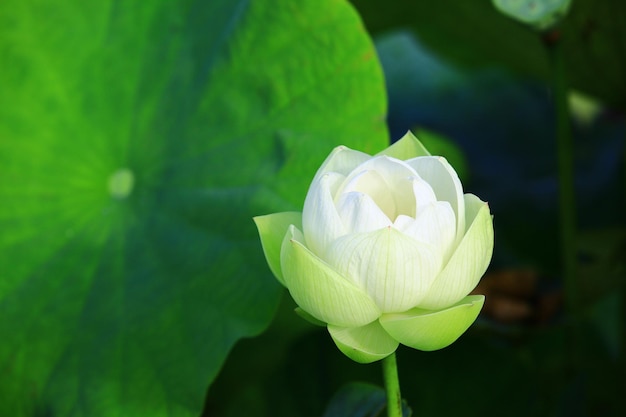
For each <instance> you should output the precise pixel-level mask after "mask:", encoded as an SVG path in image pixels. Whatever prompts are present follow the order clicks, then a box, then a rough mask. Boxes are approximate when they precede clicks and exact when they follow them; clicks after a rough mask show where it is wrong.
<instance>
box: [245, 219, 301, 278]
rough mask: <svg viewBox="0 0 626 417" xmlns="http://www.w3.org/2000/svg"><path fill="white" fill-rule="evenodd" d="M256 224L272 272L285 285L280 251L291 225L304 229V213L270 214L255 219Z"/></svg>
mask: <svg viewBox="0 0 626 417" xmlns="http://www.w3.org/2000/svg"><path fill="white" fill-rule="evenodd" d="M254 223H256V227H257V229H258V230H259V236H261V246H262V247H263V253H264V254H265V259H267V263H268V264H269V266H270V270H271V271H272V273H273V274H274V276H275V277H276V279H278V281H280V283H281V284H283V285H285V280H284V279H283V272H282V269H281V267H280V250H281V246H282V244H283V239H284V238H285V234H286V233H287V229H289V225H292V224H293V225H294V226H296V227H298V228H302V213H300V212H297V211H286V212H282V213H274V214H268V215H265V216H257V217H254Z"/></svg>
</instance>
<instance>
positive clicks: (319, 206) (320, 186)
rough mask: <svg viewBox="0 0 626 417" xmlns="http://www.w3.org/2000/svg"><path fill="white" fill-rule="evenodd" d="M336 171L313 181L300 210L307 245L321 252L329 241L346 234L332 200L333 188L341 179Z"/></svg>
mask: <svg viewBox="0 0 626 417" xmlns="http://www.w3.org/2000/svg"><path fill="white" fill-rule="evenodd" d="M343 178H344V177H343V176H342V175H341V174H337V173H326V174H324V175H322V176H321V177H320V178H319V179H317V180H315V181H313V183H312V184H311V187H310V188H309V192H308V193H307V196H306V199H305V200H304V208H303V210H302V228H303V231H304V236H305V239H306V245H307V247H308V248H309V249H310V250H311V251H312V252H313V253H315V254H317V255H321V254H323V253H324V252H325V251H326V250H327V249H328V247H329V246H330V244H331V242H333V241H334V240H335V239H337V238H338V237H340V236H343V235H345V234H346V230H345V227H344V226H343V222H342V221H341V218H340V217H339V213H337V209H336V208H335V203H334V202H333V189H335V188H337V186H338V184H340V183H341V182H342V180H343Z"/></svg>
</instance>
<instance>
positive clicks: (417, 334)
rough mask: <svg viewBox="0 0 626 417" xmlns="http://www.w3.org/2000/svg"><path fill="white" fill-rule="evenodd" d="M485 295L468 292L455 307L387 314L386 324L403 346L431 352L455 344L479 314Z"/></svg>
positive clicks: (381, 321)
mask: <svg viewBox="0 0 626 417" xmlns="http://www.w3.org/2000/svg"><path fill="white" fill-rule="evenodd" d="M484 302H485V296H483V295H468V296H467V297H465V298H464V299H463V300H461V301H459V302H458V303H456V304H455V305H453V306H452V307H449V308H447V309H445V310H440V311H432V310H423V309H419V308H414V309H411V310H409V311H406V312H404V313H399V314H385V315H383V316H382V317H381V318H380V320H379V321H380V324H381V325H382V327H383V328H384V329H385V330H386V331H387V333H389V334H390V335H391V337H393V338H394V339H396V340H398V341H399V342H400V343H402V344H403V345H406V346H409V347H412V348H414V349H418V350H424V351H431V350H437V349H442V348H444V347H446V346H448V345H450V344H452V343H453V342H454V341H455V340H456V339H458V338H459V336H461V335H462V334H463V333H465V331H466V330H467V329H468V328H469V326H471V324H472V323H473V322H474V320H476V317H478V313H480V310H481V308H482V307H483V303H484Z"/></svg>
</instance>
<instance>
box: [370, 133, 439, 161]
mask: <svg viewBox="0 0 626 417" xmlns="http://www.w3.org/2000/svg"><path fill="white" fill-rule="evenodd" d="M379 155H387V156H391V157H393V158H396V159H401V160H403V161H405V160H407V159H411V158H415V157H418V156H430V152H428V150H427V149H426V148H425V147H424V145H422V142H420V141H419V139H417V138H416V137H415V136H414V135H413V133H411V132H410V131H407V132H406V134H405V135H404V136H402V138H400V140H398V141H397V142H396V143H394V144H393V145H391V146H390V147H388V148H387V149H384V150H383V151H381V152H379V153H377V154H376V155H375V156H379Z"/></svg>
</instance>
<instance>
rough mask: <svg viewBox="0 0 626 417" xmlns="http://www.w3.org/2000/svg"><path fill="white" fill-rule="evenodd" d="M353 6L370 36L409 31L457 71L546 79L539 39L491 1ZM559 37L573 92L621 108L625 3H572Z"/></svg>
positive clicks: (625, 92) (624, 98) (400, 0)
mask: <svg viewBox="0 0 626 417" xmlns="http://www.w3.org/2000/svg"><path fill="white" fill-rule="evenodd" d="M351 1H352V3H354V4H355V6H356V7H357V9H358V10H359V11H360V12H361V14H362V16H363V19H364V21H365V23H366V25H367V27H368V29H370V30H371V31H372V33H379V32H382V31H387V30H389V29H392V28H398V27H402V28H407V27H410V28H412V29H413V30H414V32H415V34H417V36H418V37H419V39H420V41H422V42H424V43H425V44H426V45H427V46H428V47H429V48H430V49H431V50H432V51H434V52H435V53H437V54H438V55H440V56H443V57H444V58H446V59H447V60H450V61H453V62H454V63H455V64H459V65H462V66H465V67H470V68H485V67H491V66H506V67H508V68H510V69H513V70H514V71H516V72H519V73H522V74H526V75H531V76H535V77H540V78H543V79H548V77H549V76H550V70H549V61H548V56H547V53H546V51H545V48H544V47H543V45H542V41H541V36H540V35H539V33H538V32H535V31H534V30H532V29H530V28H529V27H526V26H524V25H523V24H521V23H519V22H517V21H515V20H513V19H512V18H509V17H507V16H505V15H504V14H502V13H500V12H498V10H497V9H496V8H495V7H494V6H493V4H492V1H491V0H473V1H467V0H441V1H405V0H389V1H386V2H384V3H379V2H372V1H367V0H351ZM561 38H562V40H563V46H564V48H563V49H564V54H565V62H566V65H567V72H568V78H569V79H570V81H571V86H572V87H573V88H576V89H578V90H581V91H583V92H585V93H587V94H591V95H593V96H597V97H598V98H600V99H601V100H603V101H604V102H606V103H609V104H612V105H616V106H620V107H621V108H622V109H624V108H626V83H624V77H623V74H624V72H625V71H626V56H625V54H624V47H623V45H624V44H625V43H626V8H624V3H623V1H622V0H604V1H597V0H573V1H572V4H571V8H570V11H569V14H568V16H567V17H566V19H565V20H564V21H563V22H562V37H561Z"/></svg>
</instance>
